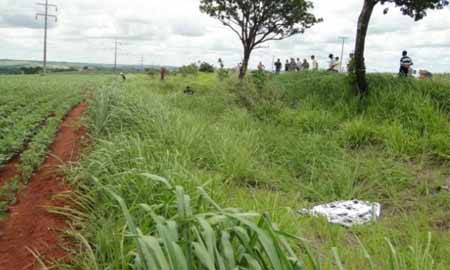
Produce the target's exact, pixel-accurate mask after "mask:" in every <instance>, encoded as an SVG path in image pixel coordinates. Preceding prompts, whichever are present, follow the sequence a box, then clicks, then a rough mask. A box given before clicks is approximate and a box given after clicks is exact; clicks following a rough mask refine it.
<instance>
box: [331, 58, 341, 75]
mask: <svg viewBox="0 0 450 270" xmlns="http://www.w3.org/2000/svg"><path fill="white" fill-rule="evenodd" d="M340 67H341V60H340V59H339V57H336V59H335V61H334V68H333V69H334V71H336V72H340V70H339V69H340Z"/></svg>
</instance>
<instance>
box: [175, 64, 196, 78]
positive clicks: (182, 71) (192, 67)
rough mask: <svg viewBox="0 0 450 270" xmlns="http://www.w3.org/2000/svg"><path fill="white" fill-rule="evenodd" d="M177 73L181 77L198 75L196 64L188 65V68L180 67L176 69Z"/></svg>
mask: <svg viewBox="0 0 450 270" xmlns="http://www.w3.org/2000/svg"><path fill="white" fill-rule="evenodd" d="M178 72H179V73H180V74H181V75H182V76H183V77H186V76H188V75H197V73H198V66H197V65H196V64H190V65H188V66H182V67H180V68H179V69H178Z"/></svg>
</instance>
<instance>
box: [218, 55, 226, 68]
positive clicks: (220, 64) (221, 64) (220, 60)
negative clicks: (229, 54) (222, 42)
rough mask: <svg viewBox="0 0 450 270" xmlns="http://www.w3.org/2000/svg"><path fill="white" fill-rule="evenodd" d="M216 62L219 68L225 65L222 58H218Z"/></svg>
mask: <svg viewBox="0 0 450 270" xmlns="http://www.w3.org/2000/svg"><path fill="white" fill-rule="evenodd" d="M218 62H219V66H220V69H223V68H224V67H225V65H224V64H223V60H222V58H219V60H218Z"/></svg>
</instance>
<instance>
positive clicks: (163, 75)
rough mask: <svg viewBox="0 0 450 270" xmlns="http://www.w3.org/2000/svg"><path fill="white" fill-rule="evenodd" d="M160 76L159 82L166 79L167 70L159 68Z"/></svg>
mask: <svg viewBox="0 0 450 270" xmlns="http://www.w3.org/2000/svg"><path fill="white" fill-rule="evenodd" d="M159 73H160V75H161V81H164V79H165V78H166V75H167V69H166V68H165V67H161V70H160V71H159Z"/></svg>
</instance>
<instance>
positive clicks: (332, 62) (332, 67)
mask: <svg viewBox="0 0 450 270" xmlns="http://www.w3.org/2000/svg"><path fill="white" fill-rule="evenodd" d="M328 58H329V59H330V60H329V61H328V71H333V72H335V71H336V70H335V67H336V60H335V58H334V55H333V54H330V55H329V56H328Z"/></svg>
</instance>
